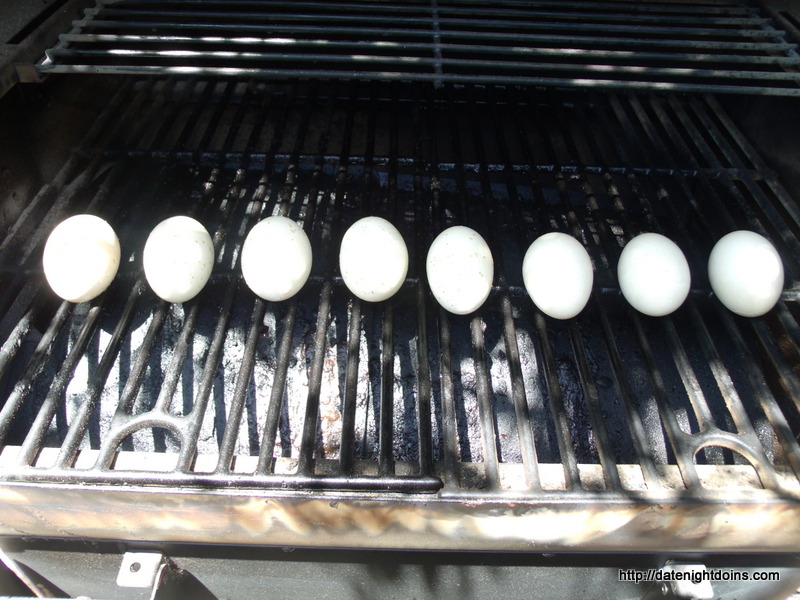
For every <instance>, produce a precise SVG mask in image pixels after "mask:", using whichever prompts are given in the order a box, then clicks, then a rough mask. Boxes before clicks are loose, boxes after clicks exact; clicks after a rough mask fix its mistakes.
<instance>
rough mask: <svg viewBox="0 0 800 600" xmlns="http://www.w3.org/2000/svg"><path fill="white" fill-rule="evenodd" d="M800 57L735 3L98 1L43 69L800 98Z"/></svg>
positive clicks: (766, 21)
mask: <svg viewBox="0 0 800 600" xmlns="http://www.w3.org/2000/svg"><path fill="white" fill-rule="evenodd" d="M798 66H800V56H798V54H797V52H796V45H795V44H793V43H789V42H787V40H786V38H785V33H784V32H783V31H781V30H779V29H776V28H775V27H774V26H773V24H772V21H771V20H769V19H767V18H764V17H763V15H762V14H761V13H760V12H759V11H758V10H757V9H756V8H755V7H752V6H749V5H747V4H746V3H744V2H739V1H735V0H730V1H725V0H719V1H718V0H714V1H712V2H708V1H699V2H690V1H679V2H675V1H671V2H669V1H663V2H647V3H641V2H633V1H630V0H614V1H611V2H609V1H605V2H586V1H579V0H570V1H565V2H554V1H537V2H520V1H518V0H505V1H503V2H493V3H492V5H491V6H487V5H486V3H485V2H480V1H474V0H414V1H411V2H403V3H393V2H370V1H365V0H353V1H349V2H318V1H313V0H304V1H301V2H292V3H291V4H290V5H289V4H285V3H282V2H277V1H273V0H267V1H261V0H259V1H249V0H241V1H236V2H219V1H218V0H200V1H197V0H170V1H169V2H163V1H161V0H122V1H119V2H108V1H106V0H99V2H98V5H97V7H95V8H93V9H88V10H87V11H86V13H85V16H84V18H82V19H79V20H77V21H75V22H74V24H73V29H72V31H70V32H69V33H66V34H64V35H62V36H60V41H59V44H58V45H57V46H56V47H55V48H53V49H51V50H49V51H48V52H47V57H46V59H45V60H44V61H42V62H41V63H40V64H39V65H38V70H39V72H40V73H54V72H58V73H64V72H68V73H76V72H94V73H126V74H143V73H147V74H170V73H171V74H184V75H185V74H194V75H199V76H203V75H205V76H211V75H215V76H219V75H227V76H238V77H263V78H272V79H274V78H286V77H289V78H293V77H314V78H317V77H322V78H360V79H381V80H391V79H395V80H403V81H426V82H433V83H434V84H436V85H437V86H439V87H441V86H442V85H443V84H445V83H481V84H524V85H556V86H557V85H566V86H574V87H596V86H601V87H603V88H605V89H608V88H615V89H665V90H676V91H692V92H720V93H750V94H769V95H786V96H797V95H800V87H799V86H798V81H800V71H798Z"/></svg>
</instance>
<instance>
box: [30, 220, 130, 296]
mask: <svg viewBox="0 0 800 600" xmlns="http://www.w3.org/2000/svg"><path fill="white" fill-rule="evenodd" d="M119 257H120V249H119V240H118V239H117V234H116V233H114V229H112V227H111V225H109V224H108V223H106V222H105V221H104V220H103V219H101V218H100V217H96V216H94V215H75V216H74V217H70V218H68V219H66V220H65V221H62V222H61V223H59V224H58V225H57V226H56V228H55V229H53V231H52V233H50V237H48V238H47V242H46V243H45V246H44V255H43V257H42V263H43V266H44V276H45V278H46V279H47V283H49V284H50V287H51V288H52V289H53V291H54V292H55V293H56V294H58V295H59V296H60V297H61V298H63V299H64V300H69V301H70V302H85V301H87V300H91V299H92V298H95V297H97V296H99V295H100V294H101V293H103V292H104V291H105V289H106V288H107V287H108V286H109V285H110V284H111V282H112V281H113V280H114V276H115V275H116V274H117V269H119Z"/></svg>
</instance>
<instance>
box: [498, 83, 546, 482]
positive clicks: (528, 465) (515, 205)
mask: <svg viewBox="0 0 800 600" xmlns="http://www.w3.org/2000/svg"><path fill="white" fill-rule="evenodd" d="M490 100H491V108H492V110H491V116H492V125H493V127H494V132H495V139H496V140H497V144H498V149H499V153H500V157H501V159H502V162H503V172H504V179H505V186H506V190H507V192H508V196H509V199H510V204H511V210H512V213H513V215H514V233H515V236H516V239H517V243H518V244H519V247H520V248H524V247H526V246H527V244H528V240H527V239H526V236H525V233H524V230H523V227H522V223H523V221H522V211H521V208H520V204H521V201H520V198H519V195H518V194H517V191H516V188H515V186H514V184H513V183H512V180H511V177H512V166H511V159H510V157H509V150H508V141H507V140H506V139H505V135H504V132H503V129H502V127H501V126H500V120H499V117H498V112H497V111H498V108H497V99H496V98H495V97H494V95H493V96H492V98H491V99H490ZM528 158H529V157H528ZM500 302H501V310H502V313H503V336H504V338H505V346H506V353H507V355H508V359H509V363H510V367H511V395H512V400H513V403H514V413H515V418H516V423H517V435H518V436H519V440H520V446H521V452H522V460H523V464H524V465H525V477H526V481H527V483H528V485H529V487H530V488H531V489H538V488H540V486H541V481H540V477H539V467H538V458H537V455H536V443H535V438H534V433H533V430H532V428H531V423H530V419H531V416H530V410H529V408H528V404H527V400H526V393H525V382H524V379H523V374H522V362H521V360H520V353H519V346H518V344H517V331H516V327H515V326H514V319H513V314H512V306H511V299H510V297H509V295H508V293H504V294H503V295H502V297H501V300H500Z"/></svg>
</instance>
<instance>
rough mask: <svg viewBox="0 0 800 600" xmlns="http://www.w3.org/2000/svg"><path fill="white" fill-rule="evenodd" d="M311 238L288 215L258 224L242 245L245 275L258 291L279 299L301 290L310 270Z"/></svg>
mask: <svg viewBox="0 0 800 600" xmlns="http://www.w3.org/2000/svg"><path fill="white" fill-rule="evenodd" d="M311 258H312V257H311V242H309V241H308V236H307V235H306V232H305V231H303V228H302V227H300V226H299V225H298V224H297V223H295V222H294V221H292V220H291V219H287V218H286V217H268V218H266V219H264V220H263V221H261V222H260V223H258V224H256V226H255V227H253V229H251V230H250V233H248V234H247V238H246V239H245V241H244V245H243V246H242V275H244V280H245V282H246V283H247V285H248V286H249V287H250V289H251V290H253V292H255V294H256V295H258V296H260V297H261V298H263V299H264V300H270V301H272V302H280V301H282V300H286V299H288V298H291V297H292V296H294V295H295V294H296V293H297V292H299V291H300V288H302V287H303V286H304V285H305V283H306V281H307V280H308V275H309V274H310V273H311Z"/></svg>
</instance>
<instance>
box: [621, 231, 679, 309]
mask: <svg viewBox="0 0 800 600" xmlns="http://www.w3.org/2000/svg"><path fill="white" fill-rule="evenodd" d="M617 276H618V277H619V287H620V289H621V290H622V294H623V295H624V296H625V299H626V300H627V301H628V302H629V303H630V305H631V306H633V308H635V309H636V310H638V311H639V312H641V313H644V314H646V315H650V316H651V317H663V316H665V315H668V314H670V313H672V312H674V311H675V310H677V309H678V308H679V307H680V305H681V304H683V301H684V300H686V296H688V295H689V288H690V286H691V282H692V276H691V272H690V271H689V264H688V263H687V262H686V257H685V256H684V255H683V252H682V251H681V249H680V248H679V247H678V246H677V245H676V244H675V242H673V241H672V240H670V239H669V238H666V237H664V236H663V235H660V234H658V233H643V234H641V235H638V236H636V237H635V238H633V239H632V240H630V241H629V242H628V243H627V244H626V245H625V248H624V249H623V250H622V254H621V255H620V257H619V264H618V265H617Z"/></svg>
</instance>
